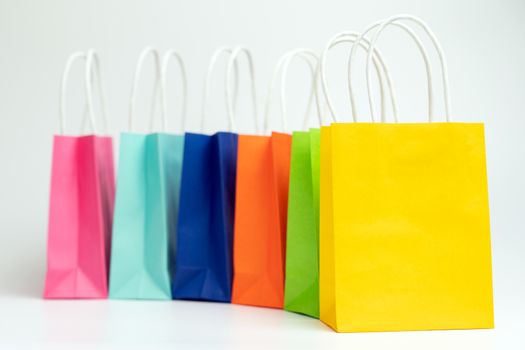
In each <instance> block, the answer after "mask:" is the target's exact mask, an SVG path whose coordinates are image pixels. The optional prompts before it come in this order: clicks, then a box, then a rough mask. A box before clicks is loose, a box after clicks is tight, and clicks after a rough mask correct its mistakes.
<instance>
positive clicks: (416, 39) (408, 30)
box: [348, 21, 432, 122]
mask: <svg viewBox="0 0 525 350" xmlns="http://www.w3.org/2000/svg"><path fill="white" fill-rule="evenodd" d="M382 22H383V21H377V22H375V23H372V24H371V25H370V26H369V27H368V28H367V29H365V31H364V32H362V33H361V34H360V35H359V37H358V38H357V39H356V40H357V41H359V42H361V41H362V40H367V41H368V39H366V37H365V35H366V34H367V33H368V32H369V31H371V30H372V29H374V28H375V27H377V26H379V25H380V24H381V23H382ZM394 25H395V26H397V27H399V28H401V29H402V30H404V31H405V32H406V33H408V34H409V35H410V37H411V38H412V39H413V40H414V42H415V43H416V45H417V47H418V49H419V51H420V52H421V56H422V57H423V61H424V62H425V69H426V72H427V82H428V84H427V85H428V91H429V92H428V93H429V95H431V91H432V74H431V71H430V64H429V61H428V55H427V53H426V50H425V48H424V46H423V44H422V43H421V40H419V37H418V36H417V35H416V33H415V32H414V31H413V30H412V29H411V28H410V27H408V26H406V25H404V24H403V23H395V24H394ZM368 43H369V44H370V41H368ZM355 55H356V49H355V48H354V47H352V51H351V52H350V58H349V59H348V94H349V95H350V101H351V104H352V114H353V115H354V116H355V115H356V114H357V112H356V111H357V103H356V100H355V96H354V91H353V87H352V62H353V60H354V58H355ZM368 93H369V94H371V89H370V88H369V89H368ZM369 101H370V100H369ZM370 114H371V119H372V122H375V110H374V107H373V106H372V107H371V108H370ZM397 115H398V108H397V104H396V106H395V108H394V116H395V121H396V122H397V121H398V119H397ZM381 119H382V121H384V117H382V118H381Z"/></svg>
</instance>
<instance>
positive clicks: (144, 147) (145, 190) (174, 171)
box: [110, 133, 184, 299]
mask: <svg viewBox="0 0 525 350" xmlns="http://www.w3.org/2000/svg"><path fill="white" fill-rule="evenodd" d="M183 140H184V137H183V136H179V135H170V134H163V133H154V134H150V135H140V134H131V133H123V134H121V140H120V157H119V174H118V181H117V198H116V203H115V219H114V226H113V246H112V248H113V250H112V261H111V280H110V297H111V298H113V299H171V292H170V280H169V273H168V244H169V239H170V237H174V236H175V232H174V230H175V227H176V226H175V225H176V223H177V217H176V216H177V205H178V192H179V186H180V172H181V166H182V152H183V146H184V145H183Z"/></svg>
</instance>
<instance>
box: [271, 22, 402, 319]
mask: <svg viewBox="0 0 525 350" xmlns="http://www.w3.org/2000/svg"><path fill="white" fill-rule="evenodd" d="M358 36H359V33H356V32H341V33H339V34H338V35H336V36H334V37H332V39H331V40H330V42H329V43H328V44H327V45H326V47H325V50H324V52H323V55H321V60H320V62H319V63H320V64H322V65H324V64H325V61H326V54H327V52H328V51H329V50H330V49H331V48H333V47H335V46H337V45H339V44H341V43H354V42H355V41H356V39H357V37H358ZM359 45H360V46H361V47H363V48H365V49H367V48H368V42H367V40H366V39H365V40H363V42H360V43H359ZM295 52H297V53H301V52H304V53H308V54H309V57H312V56H313V57H314V59H315V61H316V62H317V61H318V59H317V55H316V54H315V53H313V54H312V53H311V52H309V51H303V50H296V51H295ZM303 59H304V58H303ZM373 59H374V66H375V68H376V71H377V73H378V77H379V81H380V83H381V90H380V91H381V92H383V80H382V78H381V77H382V75H381V74H380V72H379V68H382V70H383V71H384V72H385V75H386V76H387V79H389V75H388V71H387V70H386V69H385V66H384V62H383V60H382V58H381V55H380V54H379V53H378V52H375V53H374V56H373ZM285 70H286V65H285V66H284V68H283V76H284V75H285V74H286V71H285ZM315 70H318V69H316V68H315V67H312V68H311V71H312V72H314V71H315ZM323 72H324V70H323ZM321 78H323V79H324V75H321ZM317 79H318V78H317V77H316V76H315V75H314V76H313V79H312V80H313V81H314V88H313V93H314V96H315V97H316V98H317V89H316V85H317V84H316V80H317ZM322 83H323V84H319V85H321V86H322V87H323V88H324V89H325V90H324V92H325V97H326V102H327V104H328V107H329V110H330V111H333V107H332V104H331V102H330V99H329V98H328V94H327V92H326V86H327V84H326V81H325V80H323V81H322ZM281 94H282V91H281ZM381 97H382V106H384V94H383V93H381ZM391 97H392V98H393V94H392V95H391ZM283 100H284V97H283V96H281V101H283ZM311 101H312V96H311V98H310V102H311ZM283 102H284V101H283ZM283 102H281V104H282V103H283ZM284 112H285V109H283V113H282V114H283V115H284ZM307 116H308V114H307ZM318 116H319V124H322V121H321V118H320V116H321V113H320V112H319V104H318ZM307 120H308V119H305V121H307ZM306 124H307V123H306ZM319 151H320V131H319V129H310V131H309V132H308V131H307V132H302V131H301V132H294V133H293V135H292V155H291V165H290V189H289V195H288V225H287V232H286V275H285V288H284V309H285V310H288V311H293V312H298V313H302V314H305V315H309V316H312V317H316V318H319Z"/></svg>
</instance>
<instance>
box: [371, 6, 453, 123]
mask: <svg viewBox="0 0 525 350" xmlns="http://www.w3.org/2000/svg"><path fill="white" fill-rule="evenodd" d="M400 20H408V21H411V22H413V23H415V24H417V25H419V26H420V27H421V28H422V29H423V30H424V31H425V32H426V33H427V34H428V36H429V37H430V39H431V41H432V44H433V45H434V47H435V49H436V51H437V52H438V56H439V61H440V64H441V77H442V80H443V91H444V99H445V115H446V121H447V122H449V121H450V95H449V90H450V89H449V84H448V67H447V63H446V60H445V54H444V52H443V49H442V48H441V44H440V43H439V40H438V39H437V37H436V36H435V34H434V32H433V31H432V30H431V29H430V27H429V26H428V25H427V24H426V23H425V22H424V21H423V20H421V19H420V18H418V17H416V16H412V15H403V14H402V15H396V16H392V17H390V18H388V19H386V20H385V21H383V22H381V23H380V24H379V28H378V29H377V31H376V32H375V34H374V36H373V37H372V39H371V40H370V47H371V48H373V47H374V45H375V42H376V41H377V40H378V39H379V36H380V34H381V32H382V31H383V30H384V29H385V28H386V27H387V26H390V25H399V24H398V23H396V22H397V21H400ZM408 33H409V34H410V32H408ZM411 37H412V38H413V39H414V40H415V41H416V43H417V44H418V46H419V47H420V50H421V49H422V45H421V43H420V42H418V41H419V40H418V39H417V37H414V36H413V35H411ZM423 51H424V50H423ZM369 63H370V54H369V55H368V57H367V75H366V78H367V86H368V101H369V103H370V110H371V111H372V114H373V110H374V109H373V103H374V101H373V97H372V95H371V94H370V91H371V89H372V88H371V84H370V70H369ZM425 65H426V68H427V76H428V83H429V96H428V104H429V106H428V108H429V122H432V121H433V119H434V93H433V90H432V79H431V74H430V64H429V63H428V58H426V57H425Z"/></svg>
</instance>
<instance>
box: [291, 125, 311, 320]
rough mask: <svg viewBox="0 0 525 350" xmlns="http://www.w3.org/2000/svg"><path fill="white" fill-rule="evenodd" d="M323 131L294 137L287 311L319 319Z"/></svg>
mask: <svg viewBox="0 0 525 350" xmlns="http://www.w3.org/2000/svg"><path fill="white" fill-rule="evenodd" d="M319 147H320V132H319V129H310V131H296V132H294V133H293V134H292V153H291V162H290V188H289V195H288V221H287V232H286V283H285V289H284V309H285V310H288V311H294V312H299V313H303V314H306V315H309V316H312V317H317V318H318V317H319Z"/></svg>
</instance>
